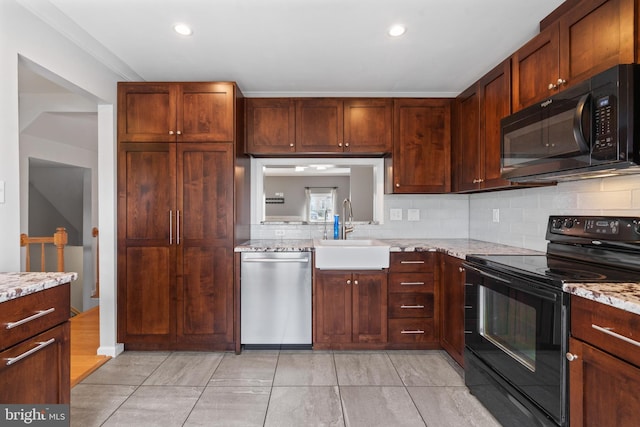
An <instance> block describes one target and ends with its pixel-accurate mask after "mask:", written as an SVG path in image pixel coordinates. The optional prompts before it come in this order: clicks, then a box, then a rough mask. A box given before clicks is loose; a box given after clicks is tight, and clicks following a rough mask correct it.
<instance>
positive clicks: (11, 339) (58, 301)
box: [0, 283, 71, 350]
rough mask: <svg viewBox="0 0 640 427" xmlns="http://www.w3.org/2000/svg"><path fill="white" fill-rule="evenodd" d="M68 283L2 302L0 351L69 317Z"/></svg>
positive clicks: (0, 309)
mask: <svg viewBox="0 0 640 427" xmlns="http://www.w3.org/2000/svg"><path fill="white" fill-rule="evenodd" d="M69 289H70V285H69V284H68V283H67V284H64V285H60V286H56V287H54V288H49V289H45V290H44V291H40V292H35V293H33V294H29V295H26V296H23V297H19V298H16V299H12V300H9V301H5V302H3V303H1V304H0V350H3V349H5V348H7V347H10V346H12V345H13V344H16V343H18V342H20V341H23V340H25V339H27V338H29V337H32V336H34V335H37V334H39V333H40V332H42V331H45V330H47V329H49V328H52V327H54V326H56V325H59V324H60V323H63V322H65V321H67V320H68V319H69V315H70V313H71V303H70V294H69V292H70V290H69Z"/></svg>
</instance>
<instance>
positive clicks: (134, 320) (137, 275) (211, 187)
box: [118, 83, 243, 350]
mask: <svg viewBox="0 0 640 427" xmlns="http://www.w3.org/2000/svg"><path fill="white" fill-rule="evenodd" d="M241 97H242V94H241V92H240V90H239V89H238V88H237V86H236V85H235V84H234V83H120V84H119V85H118V341H119V342H123V343H124V344H125V347H126V348H128V349H139V350H156V349H167V350H173V349H180V350H232V349H233V348H234V330H233V320H234V315H233V308H234V303H233V284H234V281H233V274H234V273H233V263H234V257H233V247H234V215H235V210H234V206H235V199H234V197H235V196H234V163H235V157H236V155H237V154H238V153H236V149H235V147H236V145H237V143H238V142H237V141H238V140H241V139H242V138H241V137H239V136H238V135H237V133H238V132H241V128H242V126H241V124H242V123H241V122H237V121H238V120H241V119H240V118H241V117H243V114H242V113H243V112H242V111H238V110H241V108H242V102H241Z"/></svg>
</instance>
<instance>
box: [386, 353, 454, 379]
mask: <svg viewBox="0 0 640 427" xmlns="http://www.w3.org/2000/svg"><path fill="white" fill-rule="evenodd" d="M389 358H390V359H391V362H392V363H393V365H394V366H395V368H396V369H397V371H398V375H400V378H401V379H402V382H403V383H404V385H406V386H463V385H464V379H463V378H462V377H461V376H460V374H459V373H458V372H457V371H456V370H455V369H453V367H452V366H451V365H450V364H449V362H448V361H447V360H446V359H445V358H444V357H443V356H442V355H441V354H439V353H430V354H390V355H389Z"/></svg>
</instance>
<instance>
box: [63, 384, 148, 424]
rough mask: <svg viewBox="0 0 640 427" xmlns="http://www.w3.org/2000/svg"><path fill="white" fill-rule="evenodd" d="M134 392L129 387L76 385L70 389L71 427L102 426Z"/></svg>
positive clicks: (134, 387)
mask: <svg viewBox="0 0 640 427" xmlns="http://www.w3.org/2000/svg"><path fill="white" fill-rule="evenodd" d="M135 390H136V386H131V385H104V384H78V385H76V386H75V387H74V388H73V389H71V403H72V404H71V414H70V416H71V427H94V426H95V427H97V426H100V425H102V423H104V422H105V420H106V419H107V418H109V416H110V415H111V414H112V413H113V412H114V411H115V410H116V409H118V407H119V406H120V405H122V403H123V402H124V401H125V400H127V398H128V397H129V396H131V394H132V393H133V392H134V391H135Z"/></svg>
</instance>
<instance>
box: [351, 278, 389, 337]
mask: <svg viewBox="0 0 640 427" xmlns="http://www.w3.org/2000/svg"><path fill="white" fill-rule="evenodd" d="M351 288H352V289H353V342H356V343H384V342H386V341H387V274H386V273H354V274H353V279H352V282H351Z"/></svg>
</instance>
